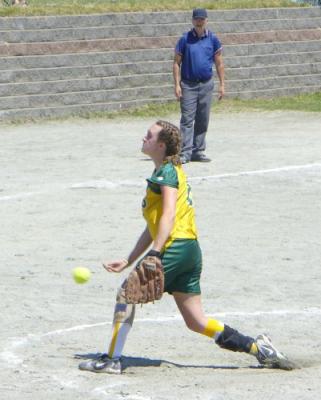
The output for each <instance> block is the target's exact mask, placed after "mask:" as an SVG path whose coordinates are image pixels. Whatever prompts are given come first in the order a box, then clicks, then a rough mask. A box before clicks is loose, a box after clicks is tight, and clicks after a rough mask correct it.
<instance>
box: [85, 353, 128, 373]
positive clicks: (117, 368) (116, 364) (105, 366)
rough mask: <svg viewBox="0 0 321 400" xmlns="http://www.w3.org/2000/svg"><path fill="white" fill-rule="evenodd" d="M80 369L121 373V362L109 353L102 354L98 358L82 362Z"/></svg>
mask: <svg viewBox="0 0 321 400" xmlns="http://www.w3.org/2000/svg"><path fill="white" fill-rule="evenodd" d="M79 369H81V370H82V371H91V372H97V373H105V374H121V363H120V360H119V359H112V358H109V357H108V355H107V354H102V355H101V356H100V357H99V358H98V359H97V360H88V361H83V362H81V363H80V364H79Z"/></svg>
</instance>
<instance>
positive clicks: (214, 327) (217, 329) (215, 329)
mask: <svg viewBox="0 0 321 400" xmlns="http://www.w3.org/2000/svg"><path fill="white" fill-rule="evenodd" d="M223 331H224V324H223V323H222V322H220V321H217V320H216V319H208V321H207V325H206V327H205V329H204V331H203V332H202V334H203V335H206V336H208V337H210V338H213V339H216V338H217V336H219V335H220V333H221V332H223Z"/></svg>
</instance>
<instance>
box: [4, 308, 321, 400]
mask: <svg viewBox="0 0 321 400" xmlns="http://www.w3.org/2000/svg"><path fill="white" fill-rule="evenodd" d="M264 315H277V316H286V315H307V316H321V309H320V308H317V307H313V308H306V309H304V310H270V311H254V312H243V311H231V312H221V313H216V314H215V317H216V318H224V317H228V316H230V317H233V316H234V317H235V316H237V317H255V316H264ZM180 320H182V317H181V316H180V315H175V316H160V317H157V318H137V319H135V323H151V322H153V323H155V322H156V323H164V322H169V321H180ZM106 325H111V322H98V323H95V324H85V325H76V326H72V327H70V328H65V329H56V330H54V331H49V332H46V333H42V334H28V335H27V336H26V337H23V338H11V343H10V345H9V346H7V348H6V349H4V351H2V352H1V353H0V360H2V361H3V362H4V363H5V366H6V368H8V366H9V367H11V368H17V367H18V366H20V367H21V366H22V367H26V368H28V366H25V365H23V363H24V360H23V359H22V358H21V357H19V356H18V355H17V354H16V352H17V351H18V350H19V348H21V347H22V346H26V345H28V344H30V343H32V341H34V340H35V341H38V340H41V339H42V338H45V337H50V336H56V335H62V334H65V333H69V332H75V331H82V330H85V329H91V328H96V327H99V326H106ZM18 354H19V353H18ZM51 378H52V379H53V380H54V381H55V382H57V383H58V384H59V385H60V386H63V387H66V388H69V389H75V390H77V388H78V387H79V382H74V381H73V380H66V377H63V378H61V377H59V376H57V375H52V376H51ZM123 383H124V382H118V383H116V384H115V383H114V384H113V383H109V384H108V385H104V386H98V387H96V388H94V389H93V390H92V393H93V394H96V395H103V396H107V397H109V396H110V389H112V388H116V387H119V386H121V385H123ZM131 383H134V382H127V383H126V384H131ZM113 396H114V397H113V398H115V399H117V398H118V397H115V396H116V394H114V395H113ZM122 398H123V397H122ZM131 399H133V400H134V399H135V400H149V399H147V398H145V397H143V396H140V395H134V397H133V396H131Z"/></svg>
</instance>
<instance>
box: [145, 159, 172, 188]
mask: <svg viewBox="0 0 321 400" xmlns="http://www.w3.org/2000/svg"><path fill="white" fill-rule="evenodd" d="M148 181H149V182H151V183H155V184H157V185H160V186H170V187H173V188H176V189H178V177H177V172H176V169H175V167H174V165H173V164H172V163H167V164H164V165H163V166H162V167H161V168H160V169H159V170H158V171H155V172H154V173H153V175H152V176H151V178H150V179H148Z"/></svg>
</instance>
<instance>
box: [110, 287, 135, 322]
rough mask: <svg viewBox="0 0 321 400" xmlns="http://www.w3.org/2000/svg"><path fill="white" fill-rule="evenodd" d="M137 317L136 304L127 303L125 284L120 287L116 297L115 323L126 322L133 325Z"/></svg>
mask: <svg viewBox="0 0 321 400" xmlns="http://www.w3.org/2000/svg"><path fill="white" fill-rule="evenodd" d="M134 317H135V304H127V303H126V300H125V289H123V285H122V286H121V287H120V288H119V289H118V292H117V297H116V305H115V310H114V321H113V323H114V324H115V323H117V322H118V323H126V324H129V325H130V326H132V325H133V321H134Z"/></svg>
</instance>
